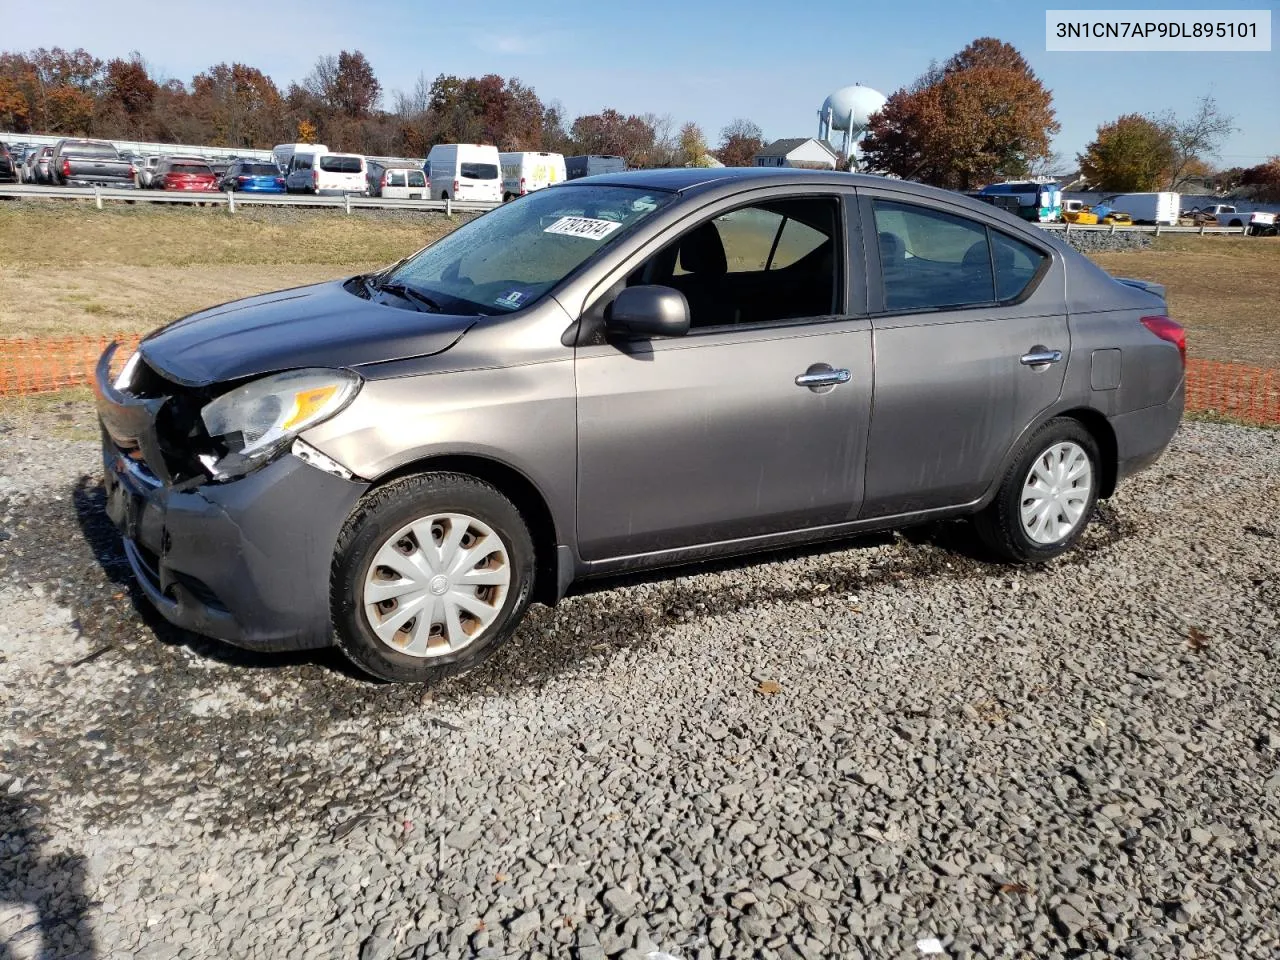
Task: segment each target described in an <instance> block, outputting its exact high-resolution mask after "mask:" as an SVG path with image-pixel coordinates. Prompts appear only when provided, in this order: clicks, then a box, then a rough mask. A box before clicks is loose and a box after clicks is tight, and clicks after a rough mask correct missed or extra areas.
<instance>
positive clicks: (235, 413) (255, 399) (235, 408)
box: [200, 369, 363, 480]
mask: <svg viewBox="0 0 1280 960" xmlns="http://www.w3.org/2000/svg"><path fill="white" fill-rule="evenodd" d="M362 382H363V381H362V380H361V379H360V377H359V376H357V375H356V374H354V373H352V372H351V371H350V370H325V369H309V370H290V371H289V372H287V373H277V374H273V375H272V376H269V377H263V378H262V379H261V380H254V381H252V382H250V383H246V384H244V385H243V386H239V387H236V388H235V389H234V390H230V391H228V392H227V393H224V394H223V395H222V396H220V397H218V398H217V399H216V400H213V401H211V402H209V403H208V404H206V405H205V407H204V409H202V410H201V411H200V419H201V420H203V421H204V426H205V429H206V430H207V431H208V432H209V436H210V437H212V438H213V439H214V440H216V441H218V442H219V443H220V444H222V445H223V446H224V447H225V448H226V453H225V454H224V455H223V456H221V457H217V456H212V455H209V456H204V457H201V458H200V459H201V462H203V463H204V466H205V468H206V469H207V470H208V471H209V473H210V474H211V475H212V476H213V478H214V479H215V480H229V479H231V478H233V477H240V476H243V475H244V474H246V473H248V472H250V471H251V470H254V469H256V468H258V467H260V466H262V465H263V464H265V463H269V462H270V461H271V460H273V459H275V458H276V457H277V456H279V455H280V454H281V453H282V452H283V451H284V450H285V449H287V448H288V446H289V444H291V443H292V442H293V440H294V438H296V437H297V436H298V434H300V433H302V432H303V431H304V430H306V429H308V428H310V427H314V426H315V425H316V424H318V423H323V422H324V421H325V420H328V419H329V418H330V417H332V416H334V415H336V414H337V413H339V412H340V411H341V410H343V409H344V408H345V407H346V406H347V404H349V403H350V402H351V401H352V400H354V399H355V396H356V394H357V393H358V392H359V391H360V385H361V383H362Z"/></svg>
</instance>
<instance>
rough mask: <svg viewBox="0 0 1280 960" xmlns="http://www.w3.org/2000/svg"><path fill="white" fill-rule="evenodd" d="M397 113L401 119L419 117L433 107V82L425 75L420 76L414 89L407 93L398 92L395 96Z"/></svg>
mask: <svg viewBox="0 0 1280 960" xmlns="http://www.w3.org/2000/svg"><path fill="white" fill-rule="evenodd" d="M393 99H394V101H395V111H394V112H395V113H396V115H397V116H400V117H417V116H420V115H421V114H424V113H426V112H427V109H428V108H429V107H430V106H431V81H430V80H428V79H427V75H426V74H425V73H420V74H418V79H417V80H416V81H415V82H414V84H413V89H411V90H409V91H408V92H407V93H406V92H404V91H402V90H397V91H396V93H395V96H394V98H393Z"/></svg>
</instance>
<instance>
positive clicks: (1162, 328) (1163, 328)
mask: <svg viewBox="0 0 1280 960" xmlns="http://www.w3.org/2000/svg"><path fill="white" fill-rule="evenodd" d="M1142 325H1143V326H1144V327H1146V328H1147V329H1148V330H1150V331H1151V332H1152V333H1154V334H1155V335H1156V336H1157V337H1159V338H1160V339H1161V340H1167V341H1169V342H1170V343H1172V344H1173V345H1174V346H1175V347H1177V348H1178V353H1179V355H1180V356H1181V357H1182V365H1183V366H1184V367H1185V366H1186V365H1187V331H1186V329H1185V328H1184V327H1183V326H1182V324H1180V323H1178V322H1177V321H1174V320H1170V319H1169V318H1168V317H1166V316H1155V317H1143V318H1142Z"/></svg>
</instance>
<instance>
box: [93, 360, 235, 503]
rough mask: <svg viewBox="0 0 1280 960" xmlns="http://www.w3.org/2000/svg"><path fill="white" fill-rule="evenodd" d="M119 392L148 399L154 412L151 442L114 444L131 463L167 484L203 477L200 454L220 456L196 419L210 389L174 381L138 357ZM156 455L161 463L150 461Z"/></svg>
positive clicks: (204, 473)
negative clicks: (162, 478)
mask: <svg viewBox="0 0 1280 960" xmlns="http://www.w3.org/2000/svg"><path fill="white" fill-rule="evenodd" d="M123 392H124V393H125V394H126V395H127V396H128V397H129V398H130V399H131V400H143V401H149V404H150V409H151V410H152V411H153V414H154V420H153V421H152V423H151V424H150V426H151V433H152V435H153V436H154V443H143V444H137V445H133V446H127V445H119V444H118V445H117V447H118V449H120V452H121V453H122V454H124V456H125V457H126V458H128V460H129V461H130V462H131V463H132V464H135V465H137V466H138V467H139V468H141V469H143V470H146V471H148V472H149V473H150V474H151V476H152V477H164V478H167V479H168V481H169V482H171V483H182V482H184V481H186V480H191V479H195V478H204V477H206V476H207V474H206V472H205V470H204V467H203V465H202V464H201V463H200V459H199V457H200V454H213V455H214V456H221V455H222V454H224V453H225V452H226V451H225V450H220V449H219V448H218V445H217V444H215V442H214V441H213V439H212V438H211V437H210V436H209V434H208V432H207V431H206V430H205V428H204V421H203V420H201V418H200V411H201V409H202V408H203V407H204V405H205V404H206V403H208V402H209V401H210V400H211V399H212V398H213V396H214V393H213V391H211V390H209V389H207V388H197V387H186V386H183V385H182V384H179V383H175V382H174V381H172V380H170V379H168V378H167V377H165V376H164V375H163V374H161V373H159V372H158V371H157V370H156V369H155V368H154V367H152V366H151V365H150V364H149V363H147V362H146V360H145V359H142V360H141V361H140V362H139V363H138V365H137V368H136V369H135V370H134V373H133V376H132V378H131V382H130V383H129V385H128V386H127V387H126V388H125V389H124V391H123ZM156 458H159V460H160V461H161V462H160V463H156V462H152V461H154V460H155V459H156Z"/></svg>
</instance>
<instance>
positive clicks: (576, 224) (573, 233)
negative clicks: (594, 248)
mask: <svg viewBox="0 0 1280 960" xmlns="http://www.w3.org/2000/svg"><path fill="white" fill-rule="evenodd" d="M620 226H622V224H620V223H619V222H618V221H616V220H596V219H593V218H592V217H561V218H560V219H559V220H557V221H556V222H555V223H553V224H551V226H549V227H546V228H544V229H543V231H542V232H543V233H560V234H564V235H565V236H566V237H583V238H585V239H587V240H603V239H604V238H605V237H607V236H608V235H609V234H611V233H613V231H615V230H617V229H618V228H619V227H620Z"/></svg>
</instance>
